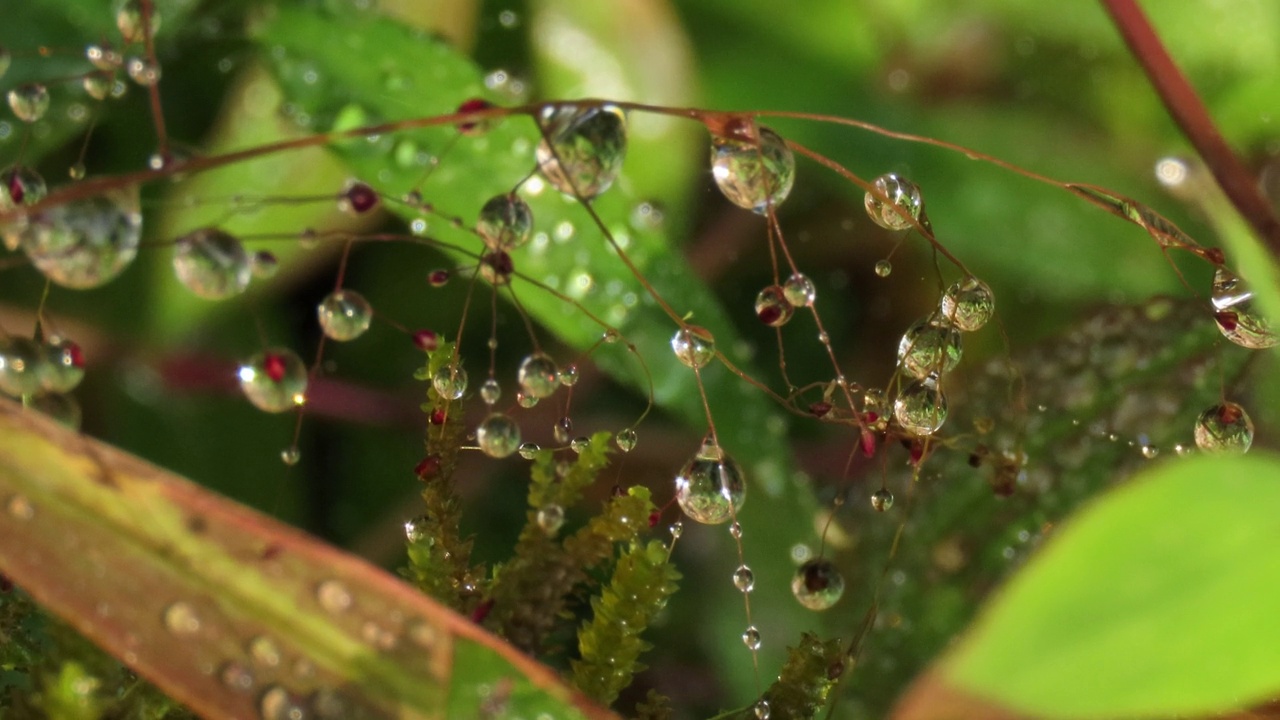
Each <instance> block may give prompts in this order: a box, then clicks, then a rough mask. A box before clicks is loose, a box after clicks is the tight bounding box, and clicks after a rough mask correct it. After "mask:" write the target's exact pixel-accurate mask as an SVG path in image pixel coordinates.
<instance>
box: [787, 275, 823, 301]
mask: <svg viewBox="0 0 1280 720" xmlns="http://www.w3.org/2000/svg"><path fill="white" fill-rule="evenodd" d="M782 293H783V295H785V296H786V298H787V302H789V303H791V305H792V306H794V307H798V308H800V307H809V306H810V305H813V301H814V300H816V299H817V298H818V289H817V288H816V287H814V286H813V280H810V279H809V276H808V275H805V274H804V273H795V274H793V275H792V276H791V277H789V278H787V281H786V282H785V283H783V284H782Z"/></svg>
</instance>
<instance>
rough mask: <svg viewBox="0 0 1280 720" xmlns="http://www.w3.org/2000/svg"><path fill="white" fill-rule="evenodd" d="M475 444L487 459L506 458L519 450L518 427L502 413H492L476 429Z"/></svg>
mask: <svg viewBox="0 0 1280 720" xmlns="http://www.w3.org/2000/svg"><path fill="white" fill-rule="evenodd" d="M476 444H478V445H479V446H480V452H483V453H484V454H485V455H488V456H489V457H492V458H504V457H507V456H509V455H511V454H512V453H514V452H515V451H516V450H518V449H519V448H520V426H519V425H517V424H516V421H515V420H512V419H511V418H510V417H508V416H506V415H503V414H502V413H493V414H491V415H489V417H487V418H485V419H484V420H483V421H481V423H480V425H479V426H478V427H476Z"/></svg>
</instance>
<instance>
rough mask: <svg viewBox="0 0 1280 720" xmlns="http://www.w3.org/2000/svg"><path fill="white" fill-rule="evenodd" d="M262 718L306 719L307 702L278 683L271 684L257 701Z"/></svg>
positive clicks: (281, 719) (275, 719) (268, 719)
mask: <svg viewBox="0 0 1280 720" xmlns="http://www.w3.org/2000/svg"><path fill="white" fill-rule="evenodd" d="M258 711H259V712H261V713H262V720H307V715H308V713H307V704H306V701H305V700H303V698H301V697H299V696H297V695H295V694H293V693H291V692H289V691H288V690H286V689H285V688H284V687H281V686H280V685H272V686H271V687H269V688H267V690H266V692H264V693H262V700H261V701H260V702H259V703H258Z"/></svg>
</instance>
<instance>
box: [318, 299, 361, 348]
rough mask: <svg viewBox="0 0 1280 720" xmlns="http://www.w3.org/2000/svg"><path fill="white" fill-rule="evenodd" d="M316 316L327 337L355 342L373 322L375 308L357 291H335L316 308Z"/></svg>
mask: <svg viewBox="0 0 1280 720" xmlns="http://www.w3.org/2000/svg"><path fill="white" fill-rule="evenodd" d="M316 316H317V317H318V319H319V321H320V329H321V330H322V331H324V334H325V337H328V338H329V339H331V340H338V341H340V342H346V341H348V340H355V339H356V338H358V337H360V336H361V335H363V334H364V333H365V331H366V330H368V329H369V325H370V324H371V323H372V322H373V306H372V305H370V304H369V301H368V300H365V299H364V296H363V295H361V294H360V293H358V292H356V291H355V290H334V291H333V292H331V293H329V294H328V295H327V296H325V299H324V300H321V301H320V304H319V305H317V306H316Z"/></svg>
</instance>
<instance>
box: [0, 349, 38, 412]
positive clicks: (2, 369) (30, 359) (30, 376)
mask: <svg viewBox="0 0 1280 720" xmlns="http://www.w3.org/2000/svg"><path fill="white" fill-rule="evenodd" d="M45 362H47V357H46V353H45V351H44V349H43V348H42V347H40V345H39V344H37V343H36V341H34V340H31V339H28V338H23V337H12V338H3V339H0V392H3V393H4V394H6V395H11V396H13V397H18V398H20V397H22V396H23V395H32V394H35V393H36V391H38V390H39V389H40V377H41V375H42V374H44V373H45V370H44V368H43V366H44V364H45Z"/></svg>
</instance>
